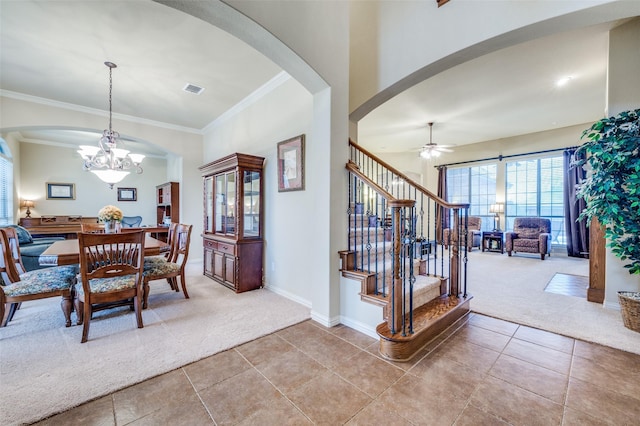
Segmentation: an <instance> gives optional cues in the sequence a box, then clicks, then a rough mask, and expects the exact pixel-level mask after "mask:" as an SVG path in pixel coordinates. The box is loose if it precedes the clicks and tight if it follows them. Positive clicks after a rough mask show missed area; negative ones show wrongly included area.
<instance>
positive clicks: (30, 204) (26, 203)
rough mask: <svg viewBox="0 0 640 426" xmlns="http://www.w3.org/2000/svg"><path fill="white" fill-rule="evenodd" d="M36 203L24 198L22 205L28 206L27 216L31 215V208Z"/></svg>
mask: <svg viewBox="0 0 640 426" xmlns="http://www.w3.org/2000/svg"><path fill="white" fill-rule="evenodd" d="M35 206H36V204H35V203H34V202H33V201H31V200H22V201H21V202H20V207H26V208H27V216H26V217H31V210H29V209H30V208H31V207H35Z"/></svg>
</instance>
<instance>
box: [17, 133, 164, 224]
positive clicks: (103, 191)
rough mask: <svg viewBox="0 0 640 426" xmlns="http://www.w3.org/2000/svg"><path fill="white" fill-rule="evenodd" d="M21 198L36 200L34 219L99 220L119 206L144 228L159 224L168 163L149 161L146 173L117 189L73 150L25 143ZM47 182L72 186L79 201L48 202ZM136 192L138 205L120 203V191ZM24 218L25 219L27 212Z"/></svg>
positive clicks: (22, 148)
mask: <svg viewBox="0 0 640 426" xmlns="http://www.w3.org/2000/svg"><path fill="white" fill-rule="evenodd" d="M20 152H21V158H22V161H21V162H20V168H21V174H20V180H21V184H20V186H19V198H20V199H28V200H33V201H34V202H35V204H36V206H35V208H32V209H31V216H32V217H39V216H42V215H69V214H76V215H82V216H87V217H95V216H97V215H98V210H100V209H101V208H102V207H103V206H105V205H107V204H112V205H115V206H118V207H120V208H121V209H122V212H123V214H124V215H125V216H142V224H143V225H155V224H156V200H155V189H156V185H158V184H160V183H164V179H166V176H167V161H166V160H165V159H157V158H149V157H147V158H145V159H144V161H143V163H142V166H143V167H144V173H143V174H141V175H137V174H135V172H134V173H131V174H129V175H128V176H127V177H125V178H124V179H123V180H122V181H121V182H120V183H118V184H116V185H114V188H113V189H110V188H109V186H108V185H107V184H105V183H103V182H102V181H101V180H100V179H98V177H97V176H95V175H94V174H93V173H89V172H85V171H83V170H82V159H81V158H80V155H79V154H78V153H77V152H76V151H75V150H74V149H71V148H64V147H60V146H52V145H43V144H35V143H24V142H23V143H21V144H20ZM46 182H53V183H72V184H74V185H75V190H76V192H75V197H76V198H75V200H47V199H46V198H47V197H46V195H47V191H46V186H45V184H46ZM118 187H121V188H136V189H137V201H118V192H117V188H118ZM21 213H22V214H21V215H20V217H24V211H22V212H21Z"/></svg>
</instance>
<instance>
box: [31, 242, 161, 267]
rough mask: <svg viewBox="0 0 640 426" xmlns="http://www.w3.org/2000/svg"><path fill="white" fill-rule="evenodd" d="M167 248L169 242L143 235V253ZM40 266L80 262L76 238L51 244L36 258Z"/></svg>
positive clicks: (146, 254)
mask: <svg viewBox="0 0 640 426" xmlns="http://www.w3.org/2000/svg"><path fill="white" fill-rule="evenodd" d="M168 250H169V244H167V243H166V242H164V241H161V240H158V239H156V238H153V237H151V236H150V235H145V240H144V255H145V256H155V255H158V254H160V253H164V252H165V251H168ZM38 263H40V266H61V265H74V264H77V263H80V246H79V244H78V240H76V239H74V240H60V241H56V242H54V243H53V244H51V245H50V246H49V247H48V248H47V249H46V250H45V251H43V252H42V254H41V255H40V257H39V258H38Z"/></svg>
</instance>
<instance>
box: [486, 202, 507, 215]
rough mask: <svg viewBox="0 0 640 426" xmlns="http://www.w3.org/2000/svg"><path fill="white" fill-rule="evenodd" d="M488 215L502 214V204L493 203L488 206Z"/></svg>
mask: <svg viewBox="0 0 640 426" xmlns="http://www.w3.org/2000/svg"><path fill="white" fill-rule="evenodd" d="M489 213H504V203H495V204H491V205H490V206H489Z"/></svg>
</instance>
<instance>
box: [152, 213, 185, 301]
mask: <svg viewBox="0 0 640 426" xmlns="http://www.w3.org/2000/svg"><path fill="white" fill-rule="evenodd" d="M192 229H193V225H184V224H176V226H175V227H174V230H173V236H172V240H173V241H172V243H171V248H170V251H169V255H168V257H167V259H166V261H165V262H162V261H159V262H156V263H153V264H151V263H146V262H145V266H144V279H143V281H144V301H143V303H142V307H143V309H146V308H147V301H148V299H149V282H151V281H156V280H161V279H167V280H168V281H169V284H170V285H171V288H172V289H174V290H175V291H178V289H179V287H178V277H180V284H181V285H182V293H184V297H185V299H188V298H189V293H188V292H187V284H186V281H185V273H184V269H185V266H186V264H187V258H188V257H189V243H190V242H191V230H192Z"/></svg>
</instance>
